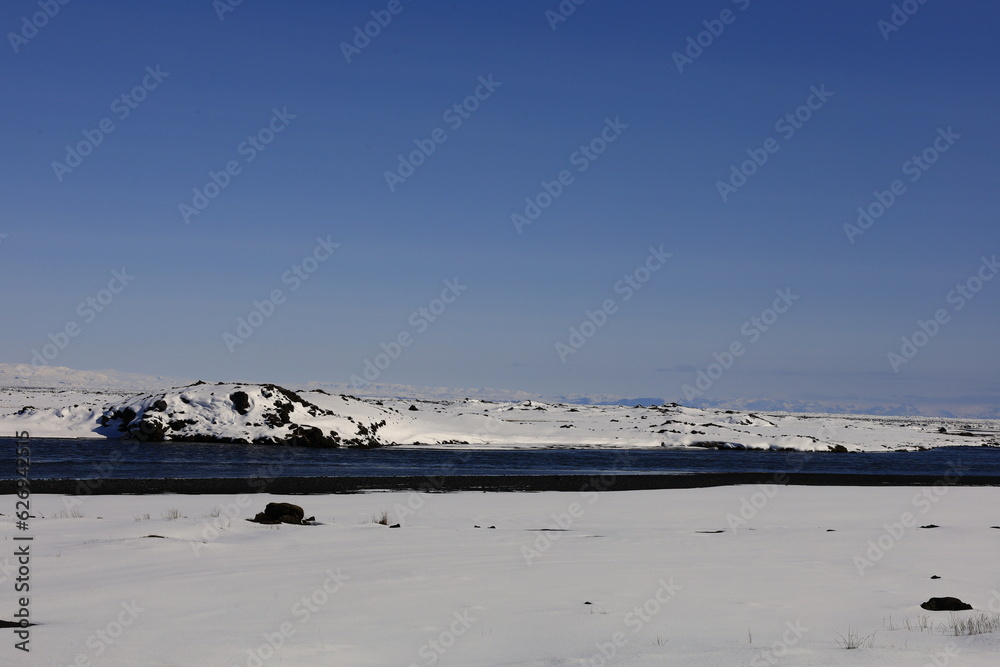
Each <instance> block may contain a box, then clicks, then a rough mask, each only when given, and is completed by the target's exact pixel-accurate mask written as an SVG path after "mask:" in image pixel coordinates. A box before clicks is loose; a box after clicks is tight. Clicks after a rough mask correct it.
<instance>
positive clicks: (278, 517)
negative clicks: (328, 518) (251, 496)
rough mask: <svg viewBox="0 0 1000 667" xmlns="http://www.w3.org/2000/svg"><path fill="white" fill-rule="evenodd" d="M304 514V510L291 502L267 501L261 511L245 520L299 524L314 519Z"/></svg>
mask: <svg viewBox="0 0 1000 667" xmlns="http://www.w3.org/2000/svg"><path fill="white" fill-rule="evenodd" d="M305 515H306V513H305V511H303V509H302V508H301V507H299V506H298V505H293V504H291V503H268V504H267V507H265V508H264V511H263V512H259V513H258V514H257V516H255V517H254V518H252V519H247V521H253V522H254V523H264V524H276V523H289V524H292V525H295V526H301V525H304V524H308V523H309V522H312V521H315V519H316V518H315V517H309V518H308V519H306V518H305Z"/></svg>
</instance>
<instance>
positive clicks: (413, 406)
mask: <svg viewBox="0 0 1000 667" xmlns="http://www.w3.org/2000/svg"><path fill="white" fill-rule="evenodd" d="M406 409H407V410H409V411H410V412H416V411H417V410H418V409H419V408H418V407H417V406H415V405H411V406H410V407H408V408H406Z"/></svg>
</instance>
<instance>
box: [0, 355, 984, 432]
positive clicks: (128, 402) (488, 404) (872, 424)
mask: <svg viewBox="0 0 1000 667" xmlns="http://www.w3.org/2000/svg"><path fill="white" fill-rule="evenodd" d="M0 371H2V373H0V387H2V388H0V433H8V434H10V435H13V434H14V433H15V432H21V431H27V432H29V433H30V434H31V435H32V436H33V437H67V438H69V437H73V438H95V437H120V436H121V435H122V430H123V429H125V428H126V427H127V424H125V423H123V422H121V421H120V420H117V421H116V420H112V421H111V422H110V423H109V422H108V420H107V419H104V420H103V421H102V417H106V416H107V415H109V414H111V413H112V412H115V411H118V412H119V413H122V412H124V411H125V410H126V409H129V410H132V411H133V412H135V413H136V415H137V417H136V421H135V422H134V424H133V428H132V429H131V431H132V432H133V434H139V431H138V426H136V425H137V424H139V423H140V422H141V421H142V420H143V419H144V418H145V419H146V420H147V422H148V421H149V420H150V419H152V420H153V421H152V422H150V423H147V424H146V426H150V427H151V428H152V431H155V432H156V433H157V434H158V435H157V437H166V438H167V439H184V438H186V439H187V440H197V439H199V438H202V439H220V438H222V439H227V440H231V441H237V442H239V441H246V442H253V441H260V440H261V439H266V438H270V437H273V438H277V439H281V438H286V437H288V436H289V434H290V433H292V432H293V429H298V430H301V428H300V427H306V428H307V429H319V430H320V431H321V432H322V433H323V434H324V435H329V434H330V433H331V432H333V433H336V434H337V437H338V438H342V439H343V440H344V441H345V442H349V441H351V440H355V441H359V440H365V441H368V442H371V444H379V445H404V446H420V445H433V446H437V447H459V448H472V447H488V448H498V447H499V448H504V447H624V448H637V447H660V446H667V447H690V446H716V447H732V446H737V447H743V448H748V449H796V450H803V451H828V450H830V449H834V448H836V449H840V448H843V449H846V450H848V451H886V450H913V449H920V448H928V447H940V446H947V445H966V446H978V445H982V444H996V443H997V434H998V432H1000V421H998V420H986V419H980V420H970V419H944V418H927V417H884V416H862V415H803V414H790V413H755V412H749V411H734V410H723V409H713V408H709V409H699V408H690V407H684V406H677V405H668V406H619V405H572V404H564V403H544V402H539V401H532V400H524V401H520V400H518V401H488V400H483V399H456V400H420V399H413V398H405V399H401V398H384V397H383V398H378V397H367V398H366V397H363V396H362V397H354V396H349V395H338V394H329V393H327V392H325V391H323V390H317V389H311V390H310V389H306V390H301V389H300V388H297V387H294V386H293V387H289V389H292V390H298V396H300V397H301V399H302V402H301V403H300V402H297V401H294V400H293V401H292V402H293V403H294V405H293V409H292V411H291V413H289V415H288V417H289V418H290V421H289V423H283V424H275V423H268V422H269V420H268V418H267V417H268V415H269V414H270V415H272V416H273V415H274V414H277V413H280V410H278V409H277V407H276V406H277V405H278V402H281V401H285V402H287V400H288V399H287V394H282V393H281V392H277V393H276V392H275V391H273V390H269V389H268V388H267V387H266V386H265V385H260V384H252V383H225V384H211V383H208V384H199V385H197V386H190V385H189V386H178V385H179V384H182V383H183V381H180V380H171V379H169V378H148V377H143V376H134V375H127V374H121V373H115V372H107V373H86V372H80V371H70V370H69V369H55V368H46V369H41V370H40V371H37V370H36V369H34V368H32V367H30V366H25V365H21V366H17V365H0ZM236 392H245V393H246V394H247V395H248V400H249V407H248V408H247V409H246V410H241V409H239V407H238V406H237V405H236V402H235V401H234V400H232V397H233V395H234V394H235V393H236ZM154 418H155V419H154ZM275 421H276V419H275V418H271V419H270V422H275ZM171 424H172V426H171ZM942 429H943V431H942Z"/></svg>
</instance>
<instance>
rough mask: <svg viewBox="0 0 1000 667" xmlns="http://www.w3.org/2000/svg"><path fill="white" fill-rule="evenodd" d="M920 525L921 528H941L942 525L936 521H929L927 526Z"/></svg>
mask: <svg viewBox="0 0 1000 667" xmlns="http://www.w3.org/2000/svg"><path fill="white" fill-rule="evenodd" d="M920 527H921V528H940V527H941V526H939V525H937V524H936V523H929V524H927V525H926V526H920Z"/></svg>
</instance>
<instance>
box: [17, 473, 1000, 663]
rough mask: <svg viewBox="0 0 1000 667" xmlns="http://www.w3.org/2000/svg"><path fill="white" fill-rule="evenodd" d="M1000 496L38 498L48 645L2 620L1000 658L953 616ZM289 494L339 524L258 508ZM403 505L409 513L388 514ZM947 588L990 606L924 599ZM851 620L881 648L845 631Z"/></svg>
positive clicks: (640, 659)
mask: <svg viewBox="0 0 1000 667" xmlns="http://www.w3.org/2000/svg"><path fill="white" fill-rule="evenodd" d="M997 494H998V491H997V489H995V488H972V487H941V488H940V489H937V490H935V489H934V488H933V487H926V488H914V487H895V488H893V487H882V488H871V487H869V488H849V487H781V486H776V487H767V486H732V487H718V488H706V489H671V490H660V491H623V492H602V493H594V492H591V491H590V490H583V491H581V492H579V493H577V492H573V493H557V492H551V493H549V492H546V493H520V494H517V493H473V492H460V493H449V494H416V493H405V492H392V493H389V492H376V493H368V494H357V495H325V496H282V497H274V496H270V495H245V496H240V495H224V496H222V495H191V496H188V495H152V496H91V497H63V496H58V495H36V496H34V497H33V498H32V499H31V502H32V511H33V512H32V513H33V514H35V515H37V518H35V519H33V520H32V521H31V528H30V534H31V535H32V536H33V537H34V540H33V541H32V543H31V554H32V556H31V575H30V576H31V579H30V583H31V590H30V606H31V615H32V616H31V617H32V620H33V621H34V622H37V623H39V624H40V625H37V626H35V627H33V628H31V644H30V648H31V652H30V653H28V654H25V653H21V652H19V651H17V650H16V649H14V646H13V644H14V640H15V638H14V635H13V631H12V630H0V637H2V638H3V639H2V645H0V664H3V665H38V666H40V667H41V666H44V667H54V666H60V665H74V664H76V665H93V666H104V665H111V666H116V667H118V666H133V665H142V666H151V665H160V666H167V665H171V666H185V667H186V666H191V667H195V666H197V667H202V666H205V665H220V666H221V665H224V666H229V665H241V666H260V665H268V666H275V665H284V666H295V667H310V666H312V665H317V666H318V665H324V666H326V665H352V666H353V665H379V666H383V665H403V666H404V667H405V666H409V665H428V666H431V665H456V666H462V667H467V666H472V665H537V666H541V665H595V666H596V665H605V664H607V665H771V664H775V665H840V664H844V665H847V664H851V665H858V664H863V665H956V666H957V665H996V664H997V655H998V654H1000V633H998V632H992V633H988V634H978V635H973V636H954V634H953V632H952V630H951V629H950V626H951V621H952V619H953V618H968V617H975V616H976V615H978V614H979V612H981V611H982V612H986V613H987V614H990V615H991V616H990V617H994V616H995V614H994V613H993V612H995V611H998V610H1000V571H998V569H997V566H996V553H997V549H998V545H1000V530H997V529H995V528H991V526H997V525H1000V504H998V502H997V500H998V495H997ZM761 499H766V500H765V501H764V502H761ZM14 500H15V498H14V497H12V496H5V497H2V498H0V507H2V508H3V513H4V514H5V515H6V516H3V517H0V541H2V543H3V545H5V546H4V547H3V554H4V555H3V557H0V568H2V573H0V579H2V580H3V581H2V583H0V586H2V587H3V588H4V589H5V593H4V596H3V598H2V599H3V600H4V602H3V607H2V609H0V618H6V619H7V620H10V619H9V617H10V615H11V614H12V613H13V610H14V604H13V600H12V593H11V591H12V589H13V580H14V575H13V570H12V567H13V566H14V562H13V561H14V558H13V551H14V544H15V543H14V542H13V541H12V538H13V537H14V536H15V534H17V533H18V531H16V529H15V525H14V521H13V518H12V517H11V513H12V512H13V509H14ZM275 500H280V501H288V502H293V503H296V504H300V505H301V506H303V508H304V509H305V511H306V513H307V515H315V517H316V520H317V521H318V522H319V524H320V525H315V526H292V525H280V526H265V525H258V524H254V523H250V522H247V521H244V520H243V519H244V518H245V517H249V516H253V514H254V513H256V512H258V511H261V510H263V508H264V505H265V504H266V503H267V502H269V501H275ZM747 504H749V505H750V506H754V505H759V508H757V507H755V508H754V510H753V512H752V513H751V512H749V511H748V510H746V509H745V507H746V506H747ZM382 512H387V513H388V516H389V521H390V522H397V521H398V522H399V523H401V524H402V526H401V527H400V528H397V529H393V528H389V527H386V526H383V525H378V524H375V523H372V518H373V515H381V513H382ZM74 515H75V516H74ZM174 515H179V516H178V518H175V519H170V518H169V517H171V516H174ZM213 515H217V516H213ZM43 517H44V518H43ZM744 517H746V519H745V521H746V522H745V523H744ZM907 517H909V518H907ZM734 519H735V520H734ZM932 523H933V524H937V525H939V526H940V527H939V528H934V529H921V528H919V527H918V526H921V525H927V524H932ZM904 524H908V525H909V527H906V526H905V525H904ZM476 526H479V528H477V527H476ZM491 526H495V528H491ZM712 531H721V532H712ZM19 534H22V535H23V534H24V533H19ZM155 536H159V537H155ZM935 575H936V576H938V577H940V578H939V579H931V577H932V576H935ZM943 596H954V597H958V598H960V599H961V600H963V601H965V602H968V603H970V604H972V606H973V607H974V611H971V612H968V611H967V612H959V613H956V614H951V613H948V612H929V611H925V610H923V609H921V608H920V606H919V605H920V603H922V602H924V601H926V600H927V599H928V598H930V597H943ZM587 603H590V604H587ZM852 634H857V635H859V636H861V637H869V636H870V637H871V639H870V644H866V647H865V648H858V649H856V650H849V649H846V648H842V647H841V645H840V644H839V643H838V642H841V643H842V642H843V641H844V640H842V639H841V638H840V637H839V636H838V635H842V636H843V637H845V638H846V637H849V636H851V635H852ZM605 656H607V657H605Z"/></svg>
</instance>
